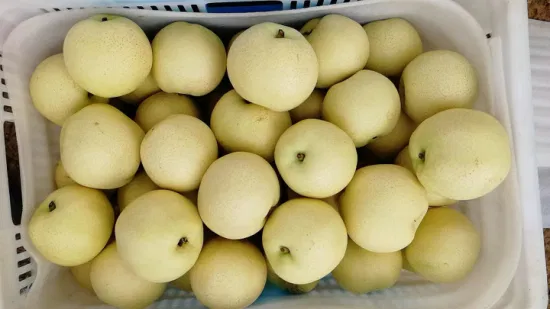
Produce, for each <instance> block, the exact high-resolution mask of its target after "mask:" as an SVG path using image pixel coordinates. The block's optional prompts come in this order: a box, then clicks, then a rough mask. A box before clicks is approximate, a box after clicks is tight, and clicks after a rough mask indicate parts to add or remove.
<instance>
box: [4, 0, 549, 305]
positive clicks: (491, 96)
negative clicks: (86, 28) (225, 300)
mask: <svg viewBox="0 0 550 309" xmlns="http://www.w3.org/2000/svg"><path fill="white" fill-rule="evenodd" d="M24 2H25V3H27V6H26V8H23V9H22V8H13V9H11V10H9V11H5V12H4V14H2V15H0V29H1V31H0V40H1V39H2V38H4V39H5V38H6V37H7V39H6V41H4V42H3V43H4V44H3V46H2V47H1V51H2V58H0V61H1V65H2V66H3V67H2V68H0V69H2V70H3V72H0V75H1V73H4V76H3V78H4V80H5V84H6V85H4V84H2V85H0V90H1V92H2V98H1V99H0V100H1V102H2V103H3V105H7V106H11V108H12V111H13V112H12V113H10V112H5V111H3V112H2V114H1V115H2V117H1V119H0V120H2V123H4V122H5V121H12V122H14V123H15V126H16V128H17V139H18V147H19V152H20V154H19V158H20V169H21V183H22V186H21V187H22V188H21V189H22V199H23V218H22V222H23V223H22V225H20V226H14V224H13V222H12V218H11V213H10V208H9V207H8V205H9V193H8V190H7V185H6V177H5V172H6V170H5V169H6V165H5V164H0V185H1V186H0V189H1V190H2V192H1V193H0V194H1V195H0V198H2V200H1V202H2V204H0V206H1V207H0V231H1V232H2V234H1V238H0V244H1V245H2V247H1V248H3V251H2V253H1V254H0V263H1V264H0V267H1V268H0V271H2V273H1V274H0V275H1V276H0V293H1V294H0V296H1V298H0V308H6V309H7V308H9V309H12V308H20V307H21V308H33V309H34V308H48V309H49V308H71V309H72V308H99V307H101V305H100V304H99V303H98V302H97V300H95V299H94V298H93V297H91V296H90V295H89V294H87V293H86V292H84V291H83V290H81V289H80V288H79V287H78V286H77V285H76V283H75V282H74V281H73V279H72V277H71V275H70V274H69V272H68V271H67V270H66V269H61V268H58V267H56V266H53V265H51V264H50V263H48V262H47V261H45V260H43V259H42V258H41V257H40V255H38V254H37V253H36V251H35V250H34V249H33V247H32V245H30V243H29V242H28V241H27V238H26V233H25V224H26V222H27V221H28V219H29V216H30V214H31V213H32V211H33V209H34V207H35V205H36V204H37V203H39V202H40V201H41V200H42V199H43V198H44V197H45V196H46V195H47V194H48V193H49V192H50V191H52V190H53V187H54V186H53V181H52V174H53V168H54V165H55V162H56V161H57V158H58V145H57V137H58V132H59V129H58V128H57V127H55V126H54V125H53V124H51V123H49V122H47V121H46V120H44V119H43V118H42V117H41V116H40V115H39V114H38V113H37V112H36V111H35V110H34V108H33V107H32V103H31V102H30V97H29V94H28V79H29V77H30V74H31V73H32V71H33V69H34V67H35V66H36V65H37V64H38V63H39V62H40V61H41V60H43V59H44V58H46V57H47V56H49V55H52V54H54V53H57V52H60V51H61V43H62V41H63V38H64V36H65V33H66V32H67V31H68V29H69V28H70V27H71V26H72V25H73V24H74V23H75V22H76V21H78V20H80V19H83V18H85V17H87V16H89V15H93V14H95V13H98V12H109V13H114V14H121V15H125V16H128V17H130V18H132V19H133V20H135V21H136V22H138V23H139V24H140V25H141V26H142V27H143V28H144V29H146V30H158V29H160V28H161V27H162V26H164V25H166V24H167V23H169V22H171V21H175V20H186V21H190V22H196V23H201V24H203V25H205V26H208V27H211V28H212V29H214V30H219V31H222V32H225V33H231V32H235V31H237V30H239V29H242V28H244V27H247V26H250V25H252V24H255V23H258V22H261V21H266V20H270V21H274V22H280V23H286V24H291V25H299V24H302V23H304V22H305V21H307V20H308V19H310V18H313V17H318V16H322V15H326V14H328V13H339V14H344V15H347V16H349V17H351V18H353V19H355V20H357V21H358V22H360V23H365V22H367V21H371V20H377V19H383V18H388V17H395V16H399V17H403V18H406V19H407V20H409V21H410V22H412V23H413V24H414V25H415V26H416V27H417V29H418V30H419V32H420V33H421V36H422V37H423V39H424V42H425V46H426V47H427V48H428V49H433V48H447V49H452V50H455V51H458V52H460V53H462V54H463V55H465V56H466V57H467V58H468V59H469V60H470V61H471V62H472V63H473V65H474V66H475V67H476V69H477V71H478V74H479V79H480V90H481V91H480V98H479V100H478V102H477V103H476V107H477V108H479V109H481V110H485V111H488V112H490V113H492V114H493V115H495V116H496V117H497V118H498V119H499V120H500V121H501V122H502V123H503V124H504V125H505V127H506V128H507V129H508V131H509V133H510V137H511V139H512V141H513V150H514V160H515V161H514V163H515V164H514V166H513V168H512V171H511V173H510V175H509V177H508V178H507V180H506V181H505V182H504V183H503V185H501V186H500V187H499V188H498V189H497V190H496V191H495V192H493V193H491V194H490V195H488V196H486V197H484V198H482V199H479V200H476V201H471V202H468V203H463V204H462V205H461V209H462V210H464V212H465V213H466V214H467V215H468V216H469V217H470V218H472V220H473V221H474V223H475V224H476V226H477V227H478V229H479V230H480V232H481V235H482V239H483V240H482V241H483V249H482V253H481V257H480V261H479V262H478V264H477V265H476V268H475V270H474V272H473V273H472V274H471V275H470V276H469V277H468V278H466V279H465V280H463V281H462V282H459V283H456V284H449V285H437V284H431V283H428V282H425V281H423V280H421V279H419V278H418V277H415V276H410V275H409V276H404V277H403V279H402V280H401V281H400V283H399V284H398V285H397V286H396V287H394V288H392V289H389V290H386V291H382V292H376V293H370V294H366V295H361V296H355V295H352V294H350V293H347V292H344V291H342V290H341V289H339V288H338V287H337V285H336V284H335V282H334V281H332V280H325V281H323V282H322V283H321V284H320V285H319V287H318V288H317V289H316V290H315V291H314V292H312V293H310V294H307V295H304V296H300V297H286V298H269V297H266V298H262V300H261V301H260V303H259V304H257V306H260V307H262V308H276V307H279V306H283V305H284V306H293V307H298V306H300V307H311V308H321V307H325V308H329V307H343V306H345V307H347V308H385V309H392V308H396V309H397V308H407V309H414V308H423V309H424V308H427V309H429V308H472V309H480V308H491V307H493V306H494V308H544V307H545V306H546V302H547V300H546V298H545V295H546V284H545V281H544V280H545V276H544V274H545V273H544V255H543V253H542V255H541V252H542V237H541V230H540V205H539V202H538V182H537V178H536V165H535V163H534V154H535V151H534V142H533V125H532V119H533V115H532V110H531V109H530V108H528V109H526V108H525V102H529V100H530V84H529V75H528V68H529V59H528V46H527V41H526V36H527V33H526V17H525V16H519V17H518V14H521V13H522V12H523V13H524V14H525V2H522V1H521V0H512V1H500V0H494V1H484V2H483V1H482V2H476V1H466V2H465V4H466V6H467V7H468V8H469V9H470V10H471V12H472V13H473V15H475V16H476V17H477V18H478V20H479V21H480V22H481V25H482V26H480V24H479V23H477V22H476V20H475V19H474V18H473V17H472V15H470V14H469V13H468V12H466V11H465V10H463V9H462V8H461V7H460V6H458V5H456V4H455V3H453V2H451V1H441V0H386V1H382V0H366V1H362V2H360V3H349V4H341V5H334V6H330V5H329V6H322V7H317V8H308V9H306V10H292V9H293V8H302V7H305V6H306V7H307V6H308V5H309V6H314V5H312V4H311V2H316V1H315V0H314V1H311V2H309V1H304V0H300V1H290V2H284V3H283V9H291V10H290V11H283V12H268V13H248V14H202V13H175V12H170V11H182V9H181V8H182V7H183V8H184V9H185V10H186V11H205V10H206V5H207V3H206V2H204V1H194V2H185V3H183V4H178V3H155V4H149V5H145V4H128V5H125V6H128V7H129V8H133V9H120V8H113V9H106V8H102V9H96V10H90V9H85V10H81V9H78V7H80V6H83V7H84V6H89V5H90V4H97V2H94V1H81V2H78V1H76V0H75V1H73V2H71V1H61V2H60V3H59V4H60V5H57V6H56V8H55V9H54V8H53V7H52V8H46V9H44V10H42V9H39V7H34V8H33V7H32V6H28V4H29V3H32V2H34V1H24ZM62 2H64V3H62ZM213 2H222V1H213ZM292 2H294V4H292ZM306 2H307V3H308V4H306ZM334 2H337V3H339V2H344V1H343V0H338V1H334ZM71 3H72V4H74V5H72V4H71ZM208 3H211V2H208ZM330 3H331V2H330V1H324V4H330ZM62 4H63V5H62ZM64 4H66V5H64ZM316 4H318V2H317V3H316ZM316 4H315V5H316ZM20 5H21V4H20ZM113 6H115V5H113ZM68 8H72V9H71V10H68ZM155 8H156V10H155ZM168 8H169V9H168ZM57 11H59V12H57ZM47 12H53V13H47ZM32 16H36V17H34V18H31V17H32ZM8 34H10V35H9V37H8ZM522 35H523V37H522ZM488 37H490V38H488ZM523 44H524V45H523ZM523 66H526V67H523ZM526 72H527V74H526ZM6 86H7V87H6ZM4 93H5V94H4ZM2 151H4V147H1V149H0V157H3V156H2ZM537 220H538V221H537ZM537 228H538V230H537ZM17 233H19V235H20V236H21V238H22V239H16V237H17V236H16V235H17ZM522 239H523V240H524V241H523V244H522ZM22 244H24V246H21V245H22ZM522 245H523V247H522ZM20 247H25V248H26V249H27V250H28V252H20V253H17V252H18V251H17V248H20ZM22 250H23V249H19V251H22ZM29 253H30V257H32V258H29ZM27 258H29V259H27ZM520 258H521V260H520ZM22 261H25V262H22ZM27 261H28V262H29V263H28V264H25V263H27ZM35 261H36V264H35ZM520 261H521V263H519V268H518V262H520ZM18 264H19V265H22V267H19V268H18V267H17V266H18ZM23 264H25V265H23ZM516 269H519V271H518V272H516ZM21 278H22V280H19V279H21ZM512 280H513V281H512ZM33 282H34V283H33ZM511 282H512V284H510V283H511ZM31 284H32V287H31ZM198 306H200V305H199V304H198V303H197V302H196V300H194V299H193V298H192V297H190V295H188V294H184V293H181V292H178V291H177V290H175V289H171V290H168V291H167V293H166V294H165V298H164V299H163V300H161V301H159V302H158V303H156V304H155V305H153V306H152V307H153V308H195V307H198Z"/></svg>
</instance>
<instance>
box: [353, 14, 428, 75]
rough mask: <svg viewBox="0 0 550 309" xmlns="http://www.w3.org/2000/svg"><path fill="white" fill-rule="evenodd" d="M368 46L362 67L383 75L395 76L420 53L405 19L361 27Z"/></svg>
mask: <svg viewBox="0 0 550 309" xmlns="http://www.w3.org/2000/svg"><path fill="white" fill-rule="evenodd" d="M363 29H365V32H366V33H367V36H368V37H369V43H370V56H369V60H368V61H367V66H366V68H367V69H369V70H373V71H376V72H378V73H381V74H384V75H386V76H399V74H401V72H403V69H404V68H405V66H406V65H407V64H408V63H409V62H411V60H413V59H414V58H415V57H416V56H418V55H420V54H421V53H422V40H421V39H420V35H418V32H416V29H414V27H413V26H412V25H411V24H410V23H409V22H408V21H406V20H404V19H401V18H390V19H385V20H379V21H373V22H371V23H368V24H366V25H364V26H363Z"/></svg>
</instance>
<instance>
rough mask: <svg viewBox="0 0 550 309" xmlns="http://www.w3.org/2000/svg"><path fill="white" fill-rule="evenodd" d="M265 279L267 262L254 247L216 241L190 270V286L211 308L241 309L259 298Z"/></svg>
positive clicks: (207, 246) (219, 239) (245, 244)
mask: <svg viewBox="0 0 550 309" xmlns="http://www.w3.org/2000/svg"><path fill="white" fill-rule="evenodd" d="M266 277H267V266H266V263H265V259H264V257H263V256H262V253H261V252H260V250H258V249H257V248H256V247H254V245H252V244H250V243H248V242H244V241H238V240H227V239H223V238H216V239H212V240H211V241H209V242H208V243H206V245H205V246H204V248H203V250H202V252H201V255H200V257H199V259H198V260H197V263H196V264H195V266H194V267H193V268H192V269H191V287H192V288H193V293H195V296H196V297H197V299H198V300H199V301H200V302H201V303H202V304H203V305H205V306H206V307H208V308H225V309H240V308H245V307H247V306H250V305H251V304H252V303H253V302H254V301H255V300H256V299H257V298H258V297H259V296H260V294H261V293H262V290H263V288H264V285H265V282H266Z"/></svg>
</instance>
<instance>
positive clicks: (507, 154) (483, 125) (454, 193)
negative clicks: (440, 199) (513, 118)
mask: <svg viewBox="0 0 550 309" xmlns="http://www.w3.org/2000/svg"><path fill="white" fill-rule="evenodd" d="M409 156H410V158H411V160H412V164H413V167H414V170H415V171H416V176H417V177H418V180H420V183H422V185H423V186H424V188H426V190H428V191H430V192H434V193H436V194H439V195H441V196H444V197H447V198H451V199H455V200H470V199H475V198H478V197H480V196H483V195H485V194H487V193H489V192H491V191H493V190H494V189H495V188H496V187H497V186H498V185H499V184H500V183H501V182H502V181H504V179H505V178H506V175H508V172H509V171H510V166H511V160H512V154H511V151H510V143H509V140H508V134H507V133H506V129H504V127H503V126H502V125H501V124H500V123H499V122H498V120H496V119H495V118H494V117H493V116H491V115H489V114H487V113H484V112H480V111H475V110H471V109H463V108H455V109H450V110H446V111H443V112H440V113H438V114H436V115H434V116H432V117H430V118H428V119H426V120H425V121H424V122H422V123H421V124H420V125H419V126H418V128H416V130H415V131H414V132H413V134H412V135H411V139H410V142H409Z"/></svg>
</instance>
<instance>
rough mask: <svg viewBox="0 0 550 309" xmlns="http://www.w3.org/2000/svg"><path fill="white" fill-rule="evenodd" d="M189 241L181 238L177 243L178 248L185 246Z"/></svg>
mask: <svg viewBox="0 0 550 309" xmlns="http://www.w3.org/2000/svg"><path fill="white" fill-rule="evenodd" d="M188 242H189V240H188V239H187V237H182V238H180V240H179V241H178V247H182V246H183V245H185V244H186V243H188Z"/></svg>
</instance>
